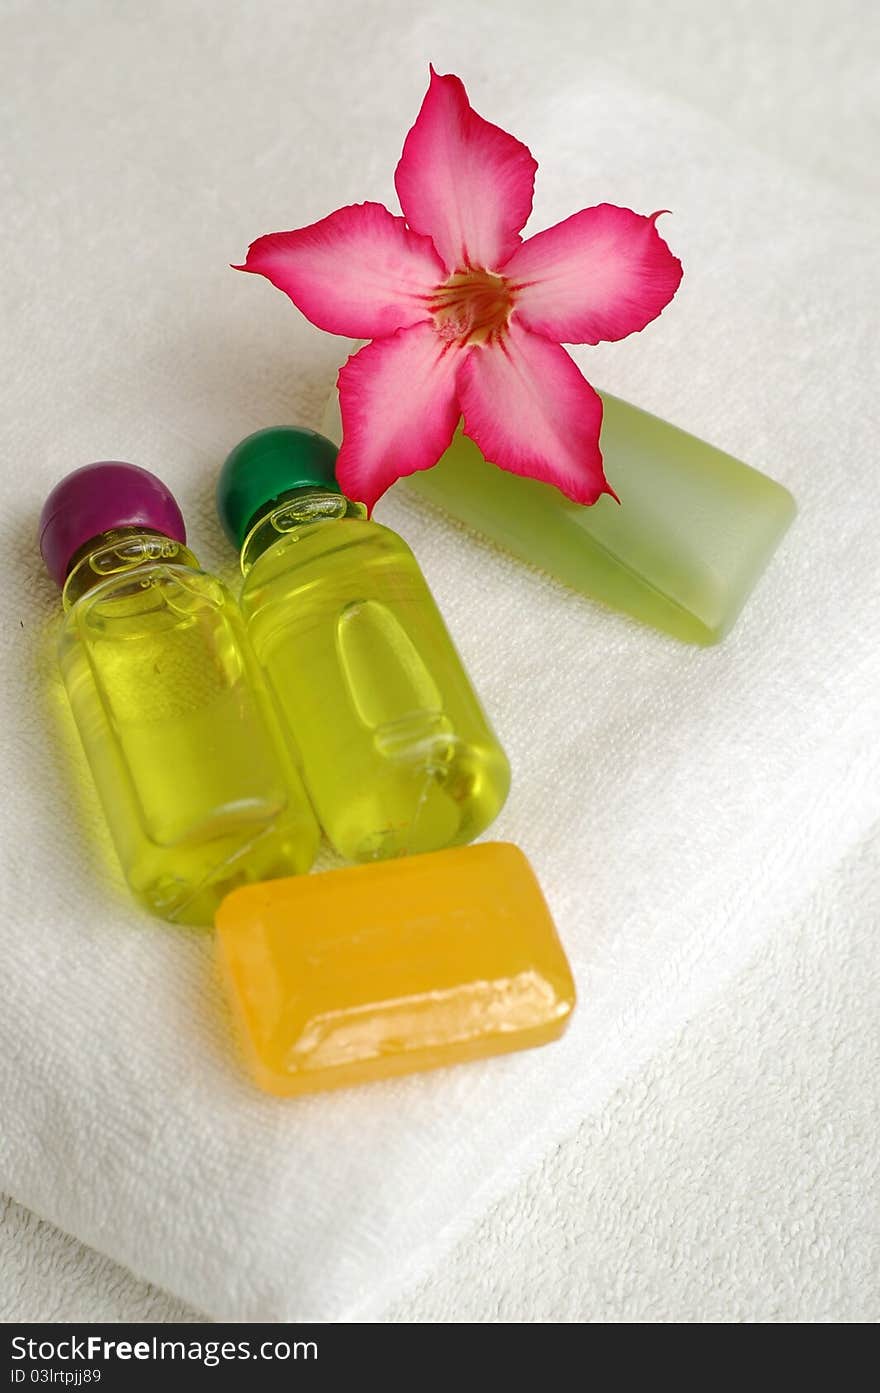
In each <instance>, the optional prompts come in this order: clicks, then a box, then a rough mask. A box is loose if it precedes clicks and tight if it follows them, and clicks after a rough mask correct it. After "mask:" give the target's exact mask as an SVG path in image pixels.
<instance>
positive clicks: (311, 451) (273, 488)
mask: <svg viewBox="0 0 880 1393" xmlns="http://www.w3.org/2000/svg"><path fill="white" fill-rule="evenodd" d="M338 453H339V451H338V450H337V448H336V446H335V445H334V444H333V442H332V441H331V440H328V439H327V438H326V436H323V435H318V433H317V431H314V430H306V429H305V428H304V427H303V426H270V427H269V428H268V429H267V430H258V431H255V432H254V434H253V435H248V436H246V437H245V439H244V440H242V441H241V442H240V444H238V445H236V447H235V449H234V450H233V451H232V452H231V453H230V454H229V455H228V456H227V458H226V463H225V464H224V465H223V468H222V469H221V470H220V477H219V479H218V480H217V512H218V513H219V515H220V521H221V523H222V524H223V530H224V532H225V533H226V535H227V537H228V538H229V540H230V541H231V542H234V543H235V545H236V546H237V547H238V548H239V549H240V548H241V546H242V544H243V542H244V540H245V538H246V536H247V534H248V532H249V531H250V530H251V527H252V526H253V524H254V522H255V521H256V519H257V517H258V515H259V514H260V513H263V512H265V511H266V508H267V506H268V505H269V504H272V503H275V502H277V501H278V500H279V499H280V498H282V497H283V496H284V495H285V494H287V493H292V492H293V490H294V489H309V488H321V489H330V490H331V491H332V492H333V493H341V492H342V490H341V489H340V487H339V485H338V484H337V482H336V476H335V473H334V470H335V469H336V456H337V455H338Z"/></svg>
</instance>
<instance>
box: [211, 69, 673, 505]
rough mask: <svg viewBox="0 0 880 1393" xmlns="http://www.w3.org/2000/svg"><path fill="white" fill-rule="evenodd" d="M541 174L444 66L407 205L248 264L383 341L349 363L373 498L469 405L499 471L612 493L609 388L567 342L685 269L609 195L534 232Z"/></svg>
mask: <svg viewBox="0 0 880 1393" xmlns="http://www.w3.org/2000/svg"><path fill="white" fill-rule="evenodd" d="M536 169H537V165H536V163H535V161H534V160H533V158H532V156H531V154H530V153H529V151H528V150H527V149H526V147H525V145H522V144H521V143H520V141H518V140H516V139H515V138H514V137H513V136H512V135H508V134H507V132H506V131H502V130H500V129H499V127H498V126H493V125H491V124H490V123H489V122H488V121H484V120H483V118H482V116H478V115H477V113H476V112H475V111H474V110H473V109H472V107H471V106H470V104H469V102H468V99H467V93H466V92H465V89H464V86H463V85H462V83H461V82H460V81H459V79H458V78H457V77H452V76H448V77H440V76H438V75H437V73H435V72H434V69H433V68H432V69H431V81H430V86H429V88H428V92H427V95H426V96H425V100H424V102H423V103H422V109H421V111H420V112H419V114H418V117H417V119H416V123H415V125H414V126H413V128H412V130H411V131H410V132H409V135H408V136H407V138H406V141H405V143H404V147H403V155H402V157H401V160H400V163H399V164H398V166H397V172H396V174H395V185H396V188H397V194H398V197H399V199H400V206H401V208H402V209H403V213H404V216H403V217H402V218H399V217H395V216H394V214H392V213H390V212H389V211H388V209H387V208H385V207H383V205H382V204H381V203H360V204H355V205H353V206H351V207H348V208H340V209H338V211H337V212H335V213H331V214H330V216H329V217H327V218H323V219H322V220H321V221H320V222H317V223H313V224H312V226H311V227H302V228H298V229H297V230H296V231H294V232H275V233H271V234H270V235H269V236H267V237H260V238H259V239H258V241H256V242H254V243H253V245H252V246H251V247H250V249H249V251H248V255H247V261H246V263H245V265H244V266H242V267H239V268H237V269H239V270H243V271H253V272H256V273H257V274H258V275H261V276H266V277H267V279H268V280H270V281H271V282H272V284H273V285H275V286H277V287H278V289H279V290H283V291H284V292H285V294H287V295H289V296H290V298H291V300H292V301H293V302H294V304H295V305H297V306H298V307H299V309H300V310H302V312H303V314H304V315H305V316H306V317H307V318H308V319H310V320H311V321H312V323H313V324H317V326H318V328H320V329H326V330H329V332H330V333H333V334H345V335H347V336H348V337H350V338H360V339H372V340H373V342H372V343H369V344H367V345H366V346H365V347H364V348H362V349H361V350H360V352H358V353H356V354H354V355H353V356H352V357H351V358H349V360H348V362H347V363H346V365H345V366H344V367H343V368H342V370H341V371H340V374H339V398H340V406H341V410H342V426H343V444H342V449H341V450H340V454H339V462H338V467H337V472H338V478H339V483H340V487H341V488H342V489H343V490H344V492H345V493H346V494H348V495H349V497H352V498H355V499H358V500H360V501H362V502H364V503H366V504H367V506H368V507H370V508H372V506H373V504H374V503H375V502H376V500H377V498H379V497H380V496H381V495H382V494H383V493H384V492H385V490H386V489H387V488H388V487H389V486H390V485H391V484H392V483H393V482H394V480H395V479H397V478H399V477H400V476H401V475H404V474H412V473H414V472H415V471H416V470H418V469H430V468H431V466H432V465H433V464H436V462H437V460H438V459H439V458H440V456H441V455H442V454H443V451H444V450H445V449H446V447H447V446H448V445H449V443H450V441H451V439H452V436H453V433H454V431H455V429H456V427H457V425H458V423H459V420H460V419H461V418H462V417H463V418H464V431H465V434H466V435H469V436H470V437H471V439H473V440H474V441H475V442H476V444H477V445H478V446H479V448H480V449H481V450H482V452H483V454H484V455H485V456H486V457H487V459H490V460H492V461H493V462H494V463H495V464H497V465H500V466H501V468H502V469H509V470H510V471H511V472H512V473H514V474H528V475H531V476H532V477H534V478H536V479H543V480H546V481H547V482H548V483H551V484H555V485H556V486H557V488H559V489H561V490H562V492H563V493H565V494H567V495H568V497H569V498H572V499H574V500H575V501H576V502H578V503H595V501H596V499H597V498H599V497H600V495H601V494H602V493H613V490H612V489H611V487H610V486H609V484H608V482H607V480H606V478H605V475H604V472H603V469H602V455H601V452H600V450H599V430H600V427H601V424H602V402H601V399H600V398H599V397H598V396H597V394H596V393H595V392H594V391H593V388H592V387H591V386H590V385H589V383H588V382H587V381H586V380H585V378H584V377H583V376H582V374H581V372H580V370H579V369H578V368H577V367H576V365H575V364H574V362H573V361H572V359H571V358H570V357H569V355H568V354H567V353H566V351H565V349H564V348H562V347H561V346H560V345H561V343H593V344H595V343H599V342H600V340H603V339H604V340H616V339H622V338H625V336H626V335H627V334H632V333H634V332H636V331H637V330H639V329H643V328H644V327H645V325H646V324H648V323H649V322H650V321H651V320H652V319H655V318H656V316H657V315H658V314H659V313H660V311H661V310H662V309H663V307H664V306H665V305H667V304H668V303H669V301H670V300H671V299H672V297H673V295H674V294H675V292H676V290H677V288H678V284H679V281H680V280H681V263H680V262H679V261H678V260H677V259H676V257H674V256H673V255H672V253H671V252H670V250H669V248H668V247H667V245H666V243H665V242H664V241H663V239H662V238H661V237H660V235H659V234H658V232H657V229H656V226H655V223H656V219H657V217H658V216H659V214H657V213H654V214H653V215H652V216H651V217H643V216H641V215H640V214H638V213H633V212H631V211H630V209H628V208H617V207H614V206H613V205H612V204H610V203H601V204H599V205H598V207H596V208H584V209H583V210H582V211H581V212H580V213H575V214H573V216H572V217H570V218H566V219H565V221H564V222H561V223H558V224H557V226H556V227H551V228H549V229H548V230H547V231H546V232H539V233H538V234H537V236H535V237H531V238H529V240H528V241H526V242H524V241H523V240H522V238H521V236H520V231H521V229H522V228H523V226H524V225H525V222H526V220H527V218H528V216H529V213H530V212H531V208H532V192H533V187H534V181H535V171H536Z"/></svg>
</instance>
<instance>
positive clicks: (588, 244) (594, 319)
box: [504, 203, 681, 343]
mask: <svg viewBox="0 0 880 1393" xmlns="http://www.w3.org/2000/svg"><path fill="white" fill-rule="evenodd" d="M659 216H660V215H659V213H654V215H653V216H652V217H650V218H645V217H642V216H641V215H640V214H639V213H633V212H632V211H631V210H630V209H629V208H616V207H615V206H614V205H613V204H611V203H600V204H599V206H598V208H585V209H584V210H583V211H582V212H580V213H575V214H574V215H573V216H572V217H570V218H566V219H565V221H564V222H561V223H557V225H556V227H551V228H548V229H547V231H546V232H539V233H537V234H536V236H534V237H530V238H529V240H528V241H527V242H524V243H523V244H522V246H521V247H519V248H518V249H517V251H516V252H514V254H513V256H512V257H511V258H510V261H509V262H508V263H507V265H506V266H505V268H504V275H505V277H506V278H507V279H508V280H509V281H510V282H511V283H512V286H513V289H514V297H515V303H516V313H517V315H518V316H519V318H520V320H521V321H522V323H523V324H524V325H525V326H526V328H528V329H533V330H534V331H535V333H538V334H544V335H545V336H546V337H547V338H549V339H553V341H554V342H555V343H560V342H561V343H599V342H600V340H602V339H607V340H614V339H622V338H625V337H626V335H627V334H633V333H635V332H636V331H637V330H638V329H644V327H645V325H646V324H649V323H650V321H651V320H652V319H655V318H656V317H657V315H658V314H659V313H660V311H661V310H662V309H663V307H664V305H668V304H669V301H670V300H671V299H672V297H673V295H674V294H675V292H676V290H677V289H678V284H679V281H680V280H681V262H680V261H679V260H678V258H677V257H674V256H673V255H672V252H671V251H670V250H669V248H668V247H667V245H666V243H665V242H664V241H663V238H662V237H661V236H660V235H659V233H658V232H657V229H656V227H655V226H654V222H655V219H656V218H658V217H659Z"/></svg>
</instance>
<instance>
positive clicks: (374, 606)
mask: <svg viewBox="0 0 880 1393" xmlns="http://www.w3.org/2000/svg"><path fill="white" fill-rule="evenodd" d="M242 566H243V569H244V571H245V577H246V578H245V582H244V587H243V590H242V595H241V608H242V612H243V614H244V617H245V621H246V623H247V627H248V633H249V636H250V639H251V642H252V644H253V647H254V650H255V652H256V655H257V658H258V661H259V662H260V665H261V666H262V668H263V671H264V673H265V674H266V676H267V678H268V681H269V685H270V687H271V689H272V692H273V694H274V696H275V698H276V701H277V703H278V705H279V707H280V708H281V710H282V712H283V715H284V717H285V718H286V721H287V724H288V726H289V730H290V733H291V736H292V737H293V738H294V739H295V740H296V742H297V745H298V747H299V749H300V751H301V757H302V767H303V774H304V777H305V782H306V786H307V787H308V790H309V793H310V794H311V798H312V802H313V804H314V806H315V809H316V811H317V813H318V818H319V820H320V822H321V823H322V825H323V827H324V830H325V832H326V833H327V836H328V837H329V839H330V841H331V842H332V843H333V845H334V846H335V848H336V850H337V851H338V852H340V853H341V855H343V856H345V857H347V858H348V859H349V860H353V861H369V860H378V859H382V858H385V857H390V856H402V855H411V854H414V853H417V852H426V851H436V850H439V849H441V848H442V847H446V846H452V845H456V844H460V843H463V842H468V841H471V840H472V839H473V838H474V837H476V836H478V835H479V833H480V832H482V831H483V830H484V829H485V828H486V827H488V826H489V824H490V823H491V822H492V820H493V819H494V818H495V817H496V815H497V814H498V812H499V811H500V809H501V806H502V804H503V803H504V799H505V798H506V796H507V790H508V787H509V782H510V774H509V769H508V764H507V759H506V758H505V755H504V752H503V750H502V749H501V747H500V746H499V744H498V741H497V739H496V738H495V735H494V733H493V732H492V729H491V727H490V726H489V723H488V721H487V719H486V716H485V714H484V712H483V709H482V707H481V706H480V703H479V700H478V698H477V696H476V694H475V692H474V689H473V687H472V686H471V683H470V680H469V678H468V676H467V674H466V672H465V670H464V668H463V666H462V663H461V659H460V658H459V656H458V653H457V652H456V650H455V647H454V646H453V643H452V640H451V638H450V637H449V633H448V632H447V629H446V626H445V624H444V623H443V619H442V618H441V615H440V612H439V610H438V609H437V606H436V604H435V602H434V599H433V596H432V595H431V592H430V590H429V589H428V585H427V582H426V581H425V578H424V576H423V575H422V573H421V571H420V569H419V566H418V563H417V562H416V560H415V557H414V556H413V554H412V552H411V551H410V549H409V547H408V546H407V545H406V543H405V542H404V541H403V540H402V538H400V537H398V536H397V534H396V533H394V532H391V531H390V530H389V529H388V528H386V527H382V526H380V525H379V524H378V523H375V522H370V521H368V520H367V519H366V518H365V517H363V516H362V515H361V511H360V510H359V508H358V506H357V505H352V504H349V503H348V502H347V500H346V499H344V498H342V497H341V496H340V495H338V494H331V493H316V494H309V495H305V496H303V497H301V498H296V497H295V498H294V500H293V501H291V502H288V503H287V504H282V505H281V506H280V507H278V508H276V509H275V510H274V511H273V512H272V513H270V514H269V515H268V516H267V517H264V518H263V519H262V521H260V522H258V523H257V525H256V527H254V528H253V530H252V531H251V534H250V536H249V537H248V539H247V541H246V542H245V546H244V551H243V555H242Z"/></svg>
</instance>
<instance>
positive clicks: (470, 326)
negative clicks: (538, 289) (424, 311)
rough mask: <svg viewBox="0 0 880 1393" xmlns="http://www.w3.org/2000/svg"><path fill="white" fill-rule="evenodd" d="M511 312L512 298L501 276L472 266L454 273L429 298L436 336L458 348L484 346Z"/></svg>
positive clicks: (502, 325) (504, 326)
mask: <svg viewBox="0 0 880 1393" xmlns="http://www.w3.org/2000/svg"><path fill="white" fill-rule="evenodd" d="M512 309H513V296H512V294H511V289H510V286H509V285H508V283H507V281H506V280H505V279H504V277H503V276H496V275H495V272H494V271H483V270H480V269H474V268H472V267H469V268H468V269H467V270H465V271H456V272H454V274H453V275H451V276H450V277H449V280H448V281H445V282H444V284H443V285H438V286H437V289H436V290H435V291H434V294H433V297H432V299H431V312H432V314H433V316H434V326H435V328H436V330H437V332H438V334H439V335H440V337H441V338H443V339H447V340H449V341H450V342H455V343H458V344H460V345H461V346H462V347H464V345H465V344H475V343H487V342H488V341H489V340H490V339H492V338H493V337H494V336H496V335H498V334H500V333H502V331H503V330H504V329H506V327H507V323H508V320H509V319H510V315H511V311H512Z"/></svg>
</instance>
